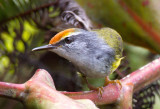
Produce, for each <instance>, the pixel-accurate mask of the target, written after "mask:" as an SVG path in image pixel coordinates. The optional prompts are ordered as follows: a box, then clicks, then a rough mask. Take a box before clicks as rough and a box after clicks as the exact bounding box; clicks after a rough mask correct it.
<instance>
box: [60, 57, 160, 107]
mask: <svg viewBox="0 0 160 109" xmlns="http://www.w3.org/2000/svg"><path fill="white" fill-rule="evenodd" d="M159 78H160V58H159V59H156V60H154V61H153V62H151V63H149V64H147V65H146V66H144V67H142V68H140V69H139V70H137V71H135V72H133V73H131V74H130V75H128V76H126V77H124V78H123V79H121V80H120V81H121V83H122V86H123V89H124V90H126V89H127V88H128V87H129V86H132V87H133V91H134V92H135V91H137V90H139V89H141V88H143V87H145V86H147V85H149V84H150V83H152V82H153V81H156V80H157V79H159ZM126 86H127V87H126ZM120 90H122V89H120V87H118V86H117V85H114V84H110V85H108V86H106V87H104V93H103V95H102V96H103V97H102V98H101V99H100V98H99V97H98V92H95V91H93V92H92V91H90V92H87V93H84V92H75V93H74V92H63V94H66V95H68V96H70V97H71V98H73V99H90V100H92V101H94V102H95V103H96V104H98V105H101V104H110V103H115V102H116V101H117V100H118V99H120V95H123V94H124V92H122V91H120ZM125 93H126V92H125ZM130 96H131V95H130Z"/></svg>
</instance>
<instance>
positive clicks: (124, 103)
mask: <svg viewBox="0 0 160 109" xmlns="http://www.w3.org/2000/svg"><path fill="white" fill-rule="evenodd" d="M159 78H160V58H159V59H156V60H154V61H153V62H151V63H149V64H147V65H146V66H144V67H142V68H140V69H139V70H137V71H135V72H132V73H131V74H130V75H128V76H126V77H124V78H123V79H121V80H120V81H121V83H122V88H121V87H120V86H118V85H117V84H109V85H108V86H106V87H104V92H103V94H102V97H99V93H98V92H97V91H86V92H60V91H57V90H56V89H55V86H54V82H53V80H52V78H51V76H50V75H49V73H48V72H47V71H45V70H40V69H39V70H37V71H36V73H35V75H34V76H33V77H32V78H31V79H30V80H29V81H27V82H26V83H24V84H12V83H5V82H0V96H2V97H9V98H12V99H16V100H20V101H23V102H24V104H25V105H26V107H27V108H28V109H29V108H34V109H39V108H41V109H48V108H51V109H55V108H56V109H61V108H66V107H68V106H69V107H70V106H72V107H75V109H84V107H85V108H86V106H89V107H90V106H92V107H91V109H97V108H96V107H95V105H94V104H93V103H92V102H91V101H89V100H88V101H89V102H87V103H86V100H84V99H90V100H92V101H93V102H94V103H95V104H97V105H102V104H111V103H116V104H117V105H116V106H117V108H118V109H132V94H133V92H136V91H138V90H140V89H141V88H143V87H145V86H147V85H149V84H150V83H152V82H153V81H156V80H157V79H159ZM64 94H65V95H67V96H69V97H70V98H69V97H67V96H65V95H64ZM71 98H73V99H75V100H76V101H75V100H73V99H71ZM82 99H83V100H82ZM77 101H78V103H77ZM55 106H57V107H55ZM89 109H90V108H89Z"/></svg>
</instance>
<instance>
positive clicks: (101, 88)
mask: <svg viewBox="0 0 160 109" xmlns="http://www.w3.org/2000/svg"><path fill="white" fill-rule="evenodd" d="M82 77H83V79H84V80H85V82H86V83H87V86H88V88H89V89H90V90H96V91H98V94H99V95H100V97H102V94H103V92H104V89H103V87H94V86H92V85H91V84H89V82H88V80H87V78H86V76H84V75H83V76H82Z"/></svg>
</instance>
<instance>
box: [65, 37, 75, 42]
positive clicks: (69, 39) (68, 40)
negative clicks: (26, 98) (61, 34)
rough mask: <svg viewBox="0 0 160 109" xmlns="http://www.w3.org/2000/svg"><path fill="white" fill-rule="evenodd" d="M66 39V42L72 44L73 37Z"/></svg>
mask: <svg viewBox="0 0 160 109" xmlns="http://www.w3.org/2000/svg"><path fill="white" fill-rule="evenodd" d="M64 41H65V43H67V44H70V43H71V42H72V41H73V39H72V38H71V37H66V38H65V39H64Z"/></svg>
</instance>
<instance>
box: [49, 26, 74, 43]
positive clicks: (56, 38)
mask: <svg viewBox="0 0 160 109" xmlns="http://www.w3.org/2000/svg"><path fill="white" fill-rule="evenodd" d="M74 31H75V29H74V28H70V29H66V30H64V31H61V32H59V33H57V34H56V35H55V36H54V37H52V39H51V40H50V41H49V44H55V43H57V42H59V41H60V40H61V39H63V38H65V37H66V36H68V35H69V34H70V33H72V32H74Z"/></svg>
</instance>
